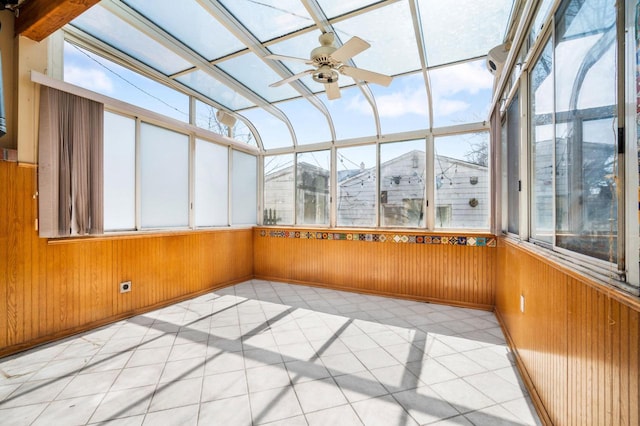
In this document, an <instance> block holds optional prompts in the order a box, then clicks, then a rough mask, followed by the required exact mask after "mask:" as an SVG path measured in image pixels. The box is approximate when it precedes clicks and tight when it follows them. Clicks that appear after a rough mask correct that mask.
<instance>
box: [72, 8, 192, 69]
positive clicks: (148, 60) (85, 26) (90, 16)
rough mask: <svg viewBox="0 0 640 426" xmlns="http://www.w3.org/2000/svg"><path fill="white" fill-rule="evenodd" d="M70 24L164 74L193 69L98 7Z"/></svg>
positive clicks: (167, 50) (156, 43) (187, 63)
mask: <svg viewBox="0 0 640 426" xmlns="http://www.w3.org/2000/svg"><path fill="white" fill-rule="evenodd" d="M71 25H73V26H74V27H76V28H79V29H80V30H82V31H84V32H86V33H87V34H90V35H92V36H94V37H96V38H97V39H99V40H102V41H104V42H105V43H107V44H108V45H110V46H113V47H114V48H116V49H118V50H120V51H122V52H124V53H126V54H127V55H129V56H132V57H133V58H135V59H137V60H139V61H140V62H143V63H145V64H147V65H149V66H150V67H152V68H154V69H156V70H158V71H160V72H161V73H163V74H165V75H171V74H174V73H176V72H178V71H182V70H184V69H188V68H191V67H192V66H193V65H191V64H190V63H189V62H187V61H186V60H184V59H182V58H181V57H180V56H178V55H176V54H175V53H173V52H172V51H170V50H169V49H167V48H165V47H163V46H162V45H161V44H160V43H158V42H157V41H155V40H153V39H152V38H150V37H147V36H146V35H144V34H143V33H142V32H140V31H138V30H137V29H135V28H134V27H132V26H131V25H129V24H128V23H126V22H125V21H123V20H122V19H120V18H118V17H117V16H116V15H114V14H113V13H111V12H109V11H108V10H106V9H105V8H104V7H102V6H100V5H99V4H97V5H95V6H94V7H92V8H91V9H89V10H87V11H86V12H84V13H83V14H82V15H80V16H79V17H77V18H76V19H74V20H73V21H72V22H71Z"/></svg>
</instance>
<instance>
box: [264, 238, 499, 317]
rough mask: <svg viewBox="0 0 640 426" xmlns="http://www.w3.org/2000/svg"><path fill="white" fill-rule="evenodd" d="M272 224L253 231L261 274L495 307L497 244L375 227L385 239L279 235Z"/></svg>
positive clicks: (463, 304) (487, 307) (290, 279)
mask: <svg viewBox="0 0 640 426" xmlns="http://www.w3.org/2000/svg"><path fill="white" fill-rule="evenodd" d="M270 230H271V229H269V228H256V230H255V231H254V237H255V240H254V251H255V258H254V274H255V276H256V277H257V278H262V279H267V280H279V281H288V282H296V283H302V284H312V285H321V286H324V287H329V288H335V289H343V290H350V291H357V292H363V293H372V294H380V295H390V296H399V297H406V298H411V299H418V300H426V301H434V302H442V303H450V304H454V305H460V306H471V307H477V308H483V309H493V301H494V290H495V288H494V285H495V282H494V281H495V265H496V261H495V260H496V254H497V250H496V249H495V248H493V247H472V246H466V245H444V244H414V243H402V242H399V243H396V242H393V241H391V240H392V238H393V237H394V236H395V235H418V234H420V233H407V232H382V231H376V233H377V234H378V235H385V236H386V238H387V242H385V243H381V242H372V241H351V240H322V239H305V238H278V237H270V236H269V235H268V233H269V231H270ZM263 231H264V232H265V233H267V235H266V236H262V235H261V234H262V233H263ZM295 231H300V232H304V231H305V230H302V229H298V228H296V229H295ZM316 231H317V230H316ZM313 232H314V233H315V231H313ZM353 232H355V231H353ZM440 235H441V234H440ZM486 237H490V236H489V235H487V236H486Z"/></svg>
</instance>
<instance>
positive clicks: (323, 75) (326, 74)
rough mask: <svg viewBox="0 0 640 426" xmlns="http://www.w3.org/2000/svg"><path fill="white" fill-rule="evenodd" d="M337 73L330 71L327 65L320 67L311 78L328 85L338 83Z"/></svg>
mask: <svg viewBox="0 0 640 426" xmlns="http://www.w3.org/2000/svg"><path fill="white" fill-rule="evenodd" d="M338 76H339V74H338V72H337V71H336V70H334V69H332V68H331V67H330V66H329V65H322V66H321V67H320V68H318V70H317V71H316V72H314V73H313V75H312V77H313V79H314V80H315V81H317V82H318V83H323V84H329V83H335V82H336V81H338Z"/></svg>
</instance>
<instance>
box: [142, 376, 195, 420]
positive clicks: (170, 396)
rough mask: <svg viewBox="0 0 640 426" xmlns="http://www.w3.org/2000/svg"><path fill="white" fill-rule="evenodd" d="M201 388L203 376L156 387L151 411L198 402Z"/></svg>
mask: <svg viewBox="0 0 640 426" xmlns="http://www.w3.org/2000/svg"><path fill="white" fill-rule="evenodd" d="M201 390H202V378H195V379H185V380H179V381H172V382H167V383H163V384H161V385H159V386H158V387H157V388H156V391H155V393H154V395H153V399H152V400H151V405H150V406H149V411H161V410H167V409H170V408H177V407H182V406H186V405H192V404H198V403H199V402H200V394H201ZM145 421H146V420H145Z"/></svg>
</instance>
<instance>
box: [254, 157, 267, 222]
mask: <svg viewBox="0 0 640 426" xmlns="http://www.w3.org/2000/svg"><path fill="white" fill-rule="evenodd" d="M256 163H257V164H258V166H257V167H258V170H257V173H256V177H257V179H258V182H257V197H258V200H257V203H256V205H257V206H258V208H257V209H256V210H257V211H256V214H257V217H256V223H257V224H258V225H260V226H262V225H264V210H265V209H264V206H265V204H264V155H258V156H257V161H256Z"/></svg>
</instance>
